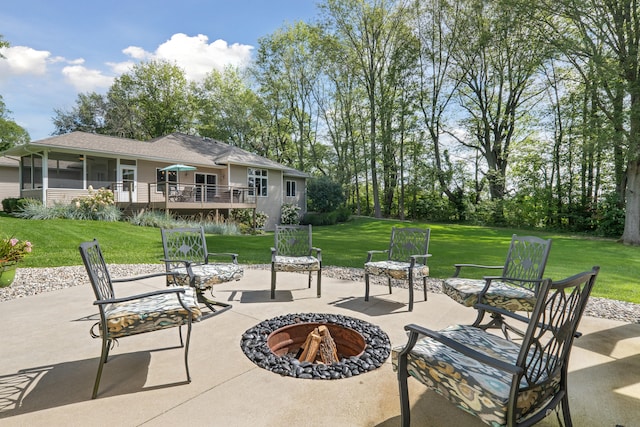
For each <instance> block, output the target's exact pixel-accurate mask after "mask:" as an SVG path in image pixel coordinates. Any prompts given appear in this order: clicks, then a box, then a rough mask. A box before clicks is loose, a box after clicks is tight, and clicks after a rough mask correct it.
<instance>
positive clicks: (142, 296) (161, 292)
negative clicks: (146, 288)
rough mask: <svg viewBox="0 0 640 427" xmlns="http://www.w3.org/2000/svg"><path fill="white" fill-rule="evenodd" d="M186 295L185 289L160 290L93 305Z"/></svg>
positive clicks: (104, 300) (99, 301)
mask: <svg viewBox="0 0 640 427" xmlns="http://www.w3.org/2000/svg"><path fill="white" fill-rule="evenodd" d="M184 293H185V288H182V287H174V288H166V289H159V290H156V291H151V292H145V293H144V294H137V295H129V296H126V297H121V298H110V299H103V300H97V301H94V302H93V305H102V304H115V303H118V302H126V301H133V300H137V299H142V298H147V297H152V296H155V295H162V294H184Z"/></svg>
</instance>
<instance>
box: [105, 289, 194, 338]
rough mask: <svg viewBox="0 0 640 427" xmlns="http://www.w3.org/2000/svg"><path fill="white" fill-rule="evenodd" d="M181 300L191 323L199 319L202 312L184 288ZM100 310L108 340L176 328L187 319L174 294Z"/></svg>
mask: <svg viewBox="0 0 640 427" xmlns="http://www.w3.org/2000/svg"><path fill="white" fill-rule="evenodd" d="M181 297H182V301H183V302H184V304H185V306H187V307H189V308H190V309H191V310H192V313H193V320H194V321H197V320H199V319H200V316H201V315H202V313H201V312H200V309H199V308H198V304H197V302H196V297H195V292H194V290H193V288H190V287H187V288H186V289H185V293H184V294H182V295H181ZM104 311H105V317H106V319H107V329H108V332H109V338H118V337H123V336H128V335H134V334H141V333H143V332H149V331H154V330H158V329H165V328H170V327H172V326H179V325H182V324H184V323H186V322H187V319H188V318H189V311H187V310H185V309H184V307H183V306H182V305H181V304H180V302H179V301H178V296H177V294H174V293H166V294H159V295H153V296H150V297H146V298H140V299H136V300H132V301H125V302H119V303H115V304H109V305H107V306H105V309H104ZM101 333H102V331H101Z"/></svg>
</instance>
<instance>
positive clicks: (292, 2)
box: [0, 0, 318, 140]
mask: <svg viewBox="0 0 640 427" xmlns="http://www.w3.org/2000/svg"><path fill="white" fill-rule="evenodd" d="M316 3H317V2H316V0H264V1H261V0H226V1H223V0H181V1H168V0H144V1H143V0H128V1H123V0H109V1H92V0H84V1H77V0H62V1H51V0H21V1H10V2H5V4H3V5H2V7H0V34H2V35H3V38H4V40H5V41H8V42H9V43H10V45H11V47H10V48H8V49H3V50H2V54H3V55H4V56H5V57H6V59H0V95H2V97H3V99H4V102H5V104H6V106H7V108H8V109H9V110H11V112H12V113H11V117H12V118H13V119H14V120H15V121H16V122H17V123H18V124H19V125H20V126H22V127H23V128H25V129H26V130H27V131H28V132H29V134H30V136H31V139H32V140H38V139H42V138H46V137H47V136H49V135H50V134H51V132H52V131H53V123H52V120H51V119H52V117H53V116H54V115H55V113H54V109H56V108H57V109H63V110H69V109H71V108H72V107H73V106H74V105H75V100H76V99H77V95H78V93H82V92H89V91H96V92H99V93H105V92H106V90H107V89H108V88H109V86H110V85H111V83H112V82H113V78H114V77H117V76H118V75H120V74H122V73H123V72H126V71H127V70H128V69H130V67H131V66H132V65H133V64H135V63H137V62H139V61H142V60H151V59H167V60H171V61H176V62H177V64H178V65H179V66H181V67H182V68H183V69H185V71H186V74H187V77H188V78H190V79H191V80H198V79H199V78H201V77H202V76H203V75H204V74H205V73H206V72H207V71H209V70H211V69H212V68H218V69H221V68H222V67H224V65H226V64H235V65H238V66H243V65H244V64H247V63H248V62H249V61H250V60H251V57H252V55H253V53H254V52H255V48H256V47H257V46H258V39H259V38H260V37H264V36H267V35H269V34H272V33H273V32H274V31H276V30H277V29H279V28H281V27H283V26H284V25H285V24H292V23H294V22H295V21H305V22H313V21H314V20H315V19H316V18H317V16H318V10H317V7H316Z"/></svg>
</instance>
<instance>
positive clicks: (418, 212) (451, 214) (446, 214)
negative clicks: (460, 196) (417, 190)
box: [414, 192, 457, 222]
mask: <svg viewBox="0 0 640 427" xmlns="http://www.w3.org/2000/svg"><path fill="white" fill-rule="evenodd" d="M414 215H415V217H416V219H423V220H430V221H439V222H444V221H455V220H456V219H457V212H456V208H455V206H454V205H453V204H452V203H450V202H449V199H448V198H447V197H443V196H442V195H441V194H439V193H434V192H430V193H425V194H423V195H421V196H420V197H419V198H418V200H417V202H416V204H415V207H414Z"/></svg>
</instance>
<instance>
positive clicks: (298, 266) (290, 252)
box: [271, 225, 322, 299]
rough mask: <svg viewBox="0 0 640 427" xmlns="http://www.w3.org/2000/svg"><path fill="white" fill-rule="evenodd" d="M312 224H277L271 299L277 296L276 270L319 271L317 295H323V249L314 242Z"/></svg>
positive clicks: (272, 258) (273, 251)
mask: <svg viewBox="0 0 640 427" xmlns="http://www.w3.org/2000/svg"><path fill="white" fill-rule="evenodd" d="M312 234H313V231H312V227H311V225H276V230H275V234H274V246H273V247H272V248H271V299H275V297H276V272H278V271H283V272H301V271H303V272H304V271H308V272H309V288H311V274H312V272H314V271H316V272H317V275H318V277H317V292H316V293H317V296H318V298H319V297H320V295H321V278H322V250H321V249H320V248H316V247H314V246H313V243H312Z"/></svg>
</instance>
